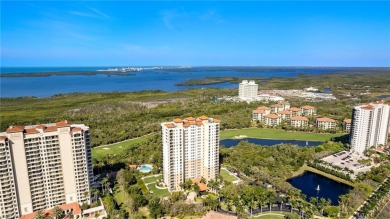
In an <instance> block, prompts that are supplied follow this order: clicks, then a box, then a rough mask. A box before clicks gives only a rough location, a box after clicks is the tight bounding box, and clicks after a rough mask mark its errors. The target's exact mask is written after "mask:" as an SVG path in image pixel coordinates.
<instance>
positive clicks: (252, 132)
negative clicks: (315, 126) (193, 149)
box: [221, 128, 344, 141]
mask: <svg viewBox="0 0 390 219" xmlns="http://www.w3.org/2000/svg"><path fill="white" fill-rule="evenodd" d="M239 135H246V136H248V137H250V138H271V139H280V140H304V141H327V140H330V139H331V138H332V137H338V136H342V135H344V134H329V133H324V134H318V133H308V132H286V131H284V130H281V129H266V128H248V129H234V130H225V131H222V132H221V139H232V138H234V137H235V136H239Z"/></svg>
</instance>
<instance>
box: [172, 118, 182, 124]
mask: <svg viewBox="0 0 390 219" xmlns="http://www.w3.org/2000/svg"><path fill="white" fill-rule="evenodd" d="M173 122H175V123H183V120H182V119H179V118H176V119H174V120H173Z"/></svg>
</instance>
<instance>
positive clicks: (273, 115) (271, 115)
mask: <svg viewBox="0 0 390 219" xmlns="http://www.w3.org/2000/svg"><path fill="white" fill-rule="evenodd" d="M265 117H266V118H270V119H278V118H280V116H278V115H276V114H268V115H266V116H265Z"/></svg>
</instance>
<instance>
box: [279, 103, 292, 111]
mask: <svg viewBox="0 0 390 219" xmlns="http://www.w3.org/2000/svg"><path fill="white" fill-rule="evenodd" d="M279 104H280V105H282V106H283V110H288V109H290V106H291V105H290V103H289V102H279Z"/></svg>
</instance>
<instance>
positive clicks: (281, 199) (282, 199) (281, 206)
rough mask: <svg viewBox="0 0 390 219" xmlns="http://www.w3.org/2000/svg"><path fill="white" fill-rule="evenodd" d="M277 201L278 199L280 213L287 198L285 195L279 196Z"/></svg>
mask: <svg viewBox="0 0 390 219" xmlns="http://www.w3.org/2000/svg"><path fill="white" fill-rule="evenodd" d="M279 199H280V211H282V209H283V203H285V202H286V200H287V197H286V196H285V195H279Z"/></svg>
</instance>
